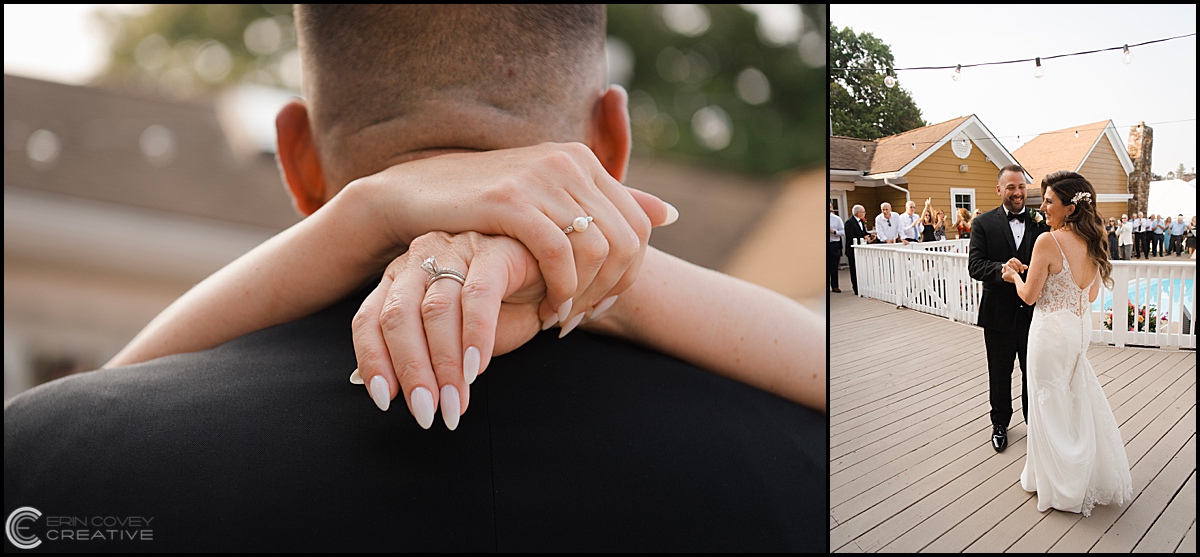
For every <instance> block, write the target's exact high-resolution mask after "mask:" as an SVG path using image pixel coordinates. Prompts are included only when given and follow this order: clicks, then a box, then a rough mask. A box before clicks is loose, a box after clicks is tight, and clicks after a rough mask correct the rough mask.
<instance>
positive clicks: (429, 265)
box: [421, 256, 467, 290]
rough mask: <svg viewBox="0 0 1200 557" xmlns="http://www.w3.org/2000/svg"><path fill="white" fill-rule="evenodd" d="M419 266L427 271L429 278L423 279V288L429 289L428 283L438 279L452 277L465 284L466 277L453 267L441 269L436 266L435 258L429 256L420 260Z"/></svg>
mask: <svg viewBox="0 0 1200 557" xmlns="http://www.w3.org/2000/svg"><path fill="white" fill-rule="evenodd" d="M421 268H422V269H424V270H425V272H427V273H429V279H428V280H426V281H425V289H426V290H429V285H431V284H433V283H434V282H435V281H437V280H438V279H444V278H449V279H454V280H456V281H458V283H459V284H466V282H467V277H466V276H464V275H463V274H462V273H460V272H458V271H455V270H454V269H443V268H441V267H438V264H437V258H436V257H433V256H430V257H429V258H427V259H426V260H425V261H422V262H421Z"/></svg>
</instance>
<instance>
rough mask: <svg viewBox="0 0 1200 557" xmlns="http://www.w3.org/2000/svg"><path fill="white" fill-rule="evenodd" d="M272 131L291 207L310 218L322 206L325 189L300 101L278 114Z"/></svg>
mask: <svg viewBox="0 0 1200 557" xmlns="http://www.w3.org/2000/svg"><path fill="white" fill-rule="evenodd" d="M275 131H276V138H277V139H276V141H277V147H276V152H277V153H278V157H279V167H280V168H281V169H283V180H284V182H286V183H287V188H288V192H289V193H291V194H292V203H293V204H294V205H295V206H296V210H298V211H300V212H301V213H302V214H304V216H308V215H311V214H313V212H314V211H316V210H317V209H320V208H321V206H322V205H324V204H325V201H326V198H325V192H326V188H325V173H324V172H322V170H321V159H320V157H318V156H317V146H316V145H315V144H314V143H313V137H312V127H310V126H309V125H308V107H307V106H306V105H305V104H304V101H302V100H300V99H295V100H293V101H291V102H289V103H288V104H287V105H286V106H284V107H283V108H281V109H280V110H279V114H278V115H277V116H275Z"/></svg>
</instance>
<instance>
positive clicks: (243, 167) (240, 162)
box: [4, 75, 300, 230]
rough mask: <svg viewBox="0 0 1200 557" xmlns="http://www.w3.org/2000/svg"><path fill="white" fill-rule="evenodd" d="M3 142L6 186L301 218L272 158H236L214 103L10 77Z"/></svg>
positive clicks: (281, 221) (226, 217) (247, 217)
mask: <svg viewBox="0 0 1200 557" xmlns="http://www.w3.org/2000/svg"><path fill="white" fill-rule="evenodd" d="M39 131H40V132H42V133H38V132H39ZM4 139H5V143H6V148H5V150H4V186H5V188H24V189H28V190H33V191H39V192H47V193H54V194H61V195H69V196H74V197H79V198H84V199H90V200H93V201H101V202H109V203H117V204H121V205H126V206H134V207H141V208H144V209H154V210H160V211H167V212H170V213H177V214H183V215H188V216H195V217H204V218H210V219H215V220H218V221H227V222H233V223H239V224H248V225H255V226H264V227H269V228H274V229H279V230H281V229H283V228H286V227H288V226H291V225H292V224H293V223H295V222H298V221H299V220H300V215H299V214H298V213H297V212H296V211H295V209H293V208H292V202H291V199H290V198H289V197H288V195H287V192H286V190H285V188H284V186H283V183H282V180H281V178H280V175H279V170H278V167H277V166H276V164H275V159H274V157H273V156H272V155H270V154H263V155H260V156H253V157H239V156H235V154H234V153H233V152H232V151H231V150H230V147H229V142H228V140H227V138H226V135H225V132H224V130H223V129H222V126H221V124H220V122H219V120H218V117H217V113H216V110H215V108H214V107H213V105H212V104H211V103H186V102H176V101H166V100H161V99H157V98H152V97H147V96H139V95H135V94H129V93H125V92H118V91H113V90H109V89H104V88H99V87H80V86H74V85H64V84H60V83H53V82H48V81H41V80H36V79H29V78H24V77H18V76H12V75H5V76H4ZM31 155H32V156H31Z"/></svg>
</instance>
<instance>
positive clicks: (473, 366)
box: [463, 346, 479, 385]
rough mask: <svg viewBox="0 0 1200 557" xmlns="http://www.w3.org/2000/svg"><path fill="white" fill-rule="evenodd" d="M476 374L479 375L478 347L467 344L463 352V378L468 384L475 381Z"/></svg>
mask: <svg viewBox="0 0 1200 557" xmlns="http://www.w3.org/2000/svg"><path fill="white" fill-rule="evenodd" d="M477 375H479V349H478V348H475V347H474V346H468V347H467V350H466V352H463V380H464V381H466V382H467V384H468V385H470V384H471V383H474V382H475V377H476V376H477Z"/></svg>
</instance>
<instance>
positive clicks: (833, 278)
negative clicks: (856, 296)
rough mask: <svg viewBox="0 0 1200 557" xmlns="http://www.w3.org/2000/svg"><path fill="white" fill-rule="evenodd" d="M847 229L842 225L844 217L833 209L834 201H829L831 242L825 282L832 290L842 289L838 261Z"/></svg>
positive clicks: (827, 254) (829, 243)
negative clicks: (839, 215)
mask: <svg viewBox="0 0 1200 557" xmlns="http://www.w3.org/2000/svg"><path fill="white" fill-rule="evenodd" d="M845 236H846V230H845V229H844V228H843V227H842V219H840V218H838V215H837V212H836V211H834V210H833V202H832V201H830V202H829V242H828V243H827V244H826V245H827V246H828V248H827V249H826V258H825V283H826V286H828V287H829V291H830V292H838V293H840V292H841V291H842V289H841V288H838V262H839V261H841V259H842V238H844V237H845Z"/></svg>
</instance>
